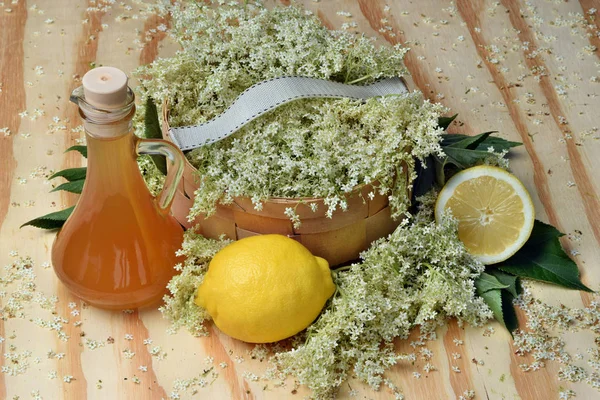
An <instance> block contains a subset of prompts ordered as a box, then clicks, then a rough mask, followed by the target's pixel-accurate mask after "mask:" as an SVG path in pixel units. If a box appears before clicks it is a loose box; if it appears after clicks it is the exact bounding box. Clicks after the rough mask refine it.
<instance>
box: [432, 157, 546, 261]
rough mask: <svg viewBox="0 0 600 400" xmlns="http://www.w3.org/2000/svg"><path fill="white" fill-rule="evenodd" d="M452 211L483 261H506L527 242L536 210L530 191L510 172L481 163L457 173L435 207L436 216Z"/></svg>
mask: <svg viewBox="0 0 600 400" xmlns="http://www.w3.org/2000/svg"><path fill="white" fill-rule="evenodd" d="M446 210H450V211H451V212H452V215H453V216H454V217H455V218H456V219H457V220H458V236H459V238H460V240H461V241H462V242H463V243H464V244H465V246H466V248H467V250H468V251H469V252H470V253H471V254H472V255H473V256H475V257H477V258H479V259H480V260H481V261H482V262H483V263H484V264H494V263H498V262H501V261H504V260H506V259H508V258H509V257H511V256H512V255H513V254H515V253H516V252H517V251H518V250H519V249H520V248H521V247H522V246H523V245H524V244H525V242H526V241H527V239H528V238H529V236H530V235H531V230H532V229H533V223H534V220H535V212H534V207H533V203H532V201H531V197H530V196H529V193H528V192H527V190H526V189H525V187H524V186H523V184H522V183H521V182H520V181H519V180H518V178H517V177H515V176H514V175H512V174H511V173H509V172H507V171H505V170H503V169H501V168H497V167H491V166H478V167H473V168H468V169H466V170H464V171H461V172H459V173H458V174H456V175H454V176H453V177H452V178H451V179H450V180H449V181H448V182H447V183H446V185H445V186H444V188H443V189H442V191H441V192H440V195H439V196H438V200H437V203H436V207H435V215H436V219H437V220H439V219H440V218H441V216H442V214H443V213H444V212H445V211H446Z"/></svg>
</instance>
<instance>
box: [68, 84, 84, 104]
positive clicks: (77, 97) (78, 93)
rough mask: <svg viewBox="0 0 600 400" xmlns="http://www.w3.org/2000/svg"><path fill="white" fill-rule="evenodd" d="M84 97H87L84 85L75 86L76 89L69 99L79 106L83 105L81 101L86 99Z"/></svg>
mask: <svg viewBox="0 0 600 400" xmlns="http://www.w3.org/2000/svg"><path fill="white" fill-rule="evenodd" d="M84 99H85V97H84V95H83V86H79V87H78V88H75V90H73V92H71V96H70V97H69V101H70V102H71V103H74V104H77V105H78V106H80V105H81V101H85V100H84Z"/></svg>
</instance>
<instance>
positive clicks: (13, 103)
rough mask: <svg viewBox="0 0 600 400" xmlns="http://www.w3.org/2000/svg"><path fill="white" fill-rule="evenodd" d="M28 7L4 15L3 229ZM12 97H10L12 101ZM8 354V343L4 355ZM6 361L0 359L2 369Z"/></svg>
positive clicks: (0, 58) (0, 53)
mask: <svg viewBox="0 0 600 400" xmlns="http://www.w3.org/2000/svg"><path fill="white" fill-rule="evenodd" d="M26 19H27V9H26V5H25V4H23V3H21V4H17V5H16V7H14V9H13V11H12V12H11V13H3V14H2V15H0V85H2V86H1V87H0V89H1V90H2V92H1V93H0V128H8V129H10V132H11V135H9V136H7V135H4V134H2V135H0V229H2V225H3V223H4V220H5V218H6V214H7V213H8V208H9V204H10V198H11V195H10V193H11V186H12V183H13V182H12V181H13V176H14V169H15V167H16V165H17V161H16V160H15V158H14V156H13V134H15V133H16V132H18V131H19V126H20V124H21V118H19V116H18V113H19V112H21V111H22V110H23V109H24V108H25V87H24V84H25V82H24V80H23V58H24V57H23V38H24V35H25V20H26ZM9 94H10V97H9ZM5 332H6V330H5V327H4V321H1V320H0V337H3V338H4V337H5V334H6V333H5ZM4 353H5V345H4V341H3V342H2V343H0V354H4ZM3 365H4V357H1V358H0V367H1V366H3ZM0 398H2V399H4V398H6V382H5V379H4V374H0Z"/></svg>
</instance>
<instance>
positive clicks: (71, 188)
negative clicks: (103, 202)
mask: <svg viewBox="0 0 600 400" xmlns="http://www.w3.org/2000/svg"><path fill="white" fill-rule="evenodd" d="M84 183H85V179H79V180H77V181H72V182H65V183H63V184H62V185H58V186H57V187H55V188H54V189H52V190H51V191H50V192H58V191H59V190H64V191H66V192H71V193H78V194H79V193H81V191H82V190H83V184H84Z"/></svg>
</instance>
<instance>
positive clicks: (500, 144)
mask: <svg viewBox="0 0 600 400" xmlns="http://www.w3.org/2000/svg"><path fill="white" fill-rule="evenodd" d="M490 133H493V132H484V133H482V134H479V135H475V136H468V135H461V134H458V133H451V134H448V133H446V134H443V135H442V147H443V148H445V147H450V146H451V147H458V146H457V144H458V143H461V144H462V145H463V146H464V145H465V144H467V145H468V144H471V143H473V142H477V146H476V147H469V149H471V150H481V151H486V152H487V149H488V147H490V146H493V147H494V150H495V151H496V152H499V151H504V150H510V149H511V148H513V147H517V146H521V145H522V143H519V142H511V141H509V140H506V139H502V138H500V137H498V136H491V135H490ZM482 137H483V139H484V140H480V139H481V138H482ZM463 148H466V146H464V147H463Z"/></svg>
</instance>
